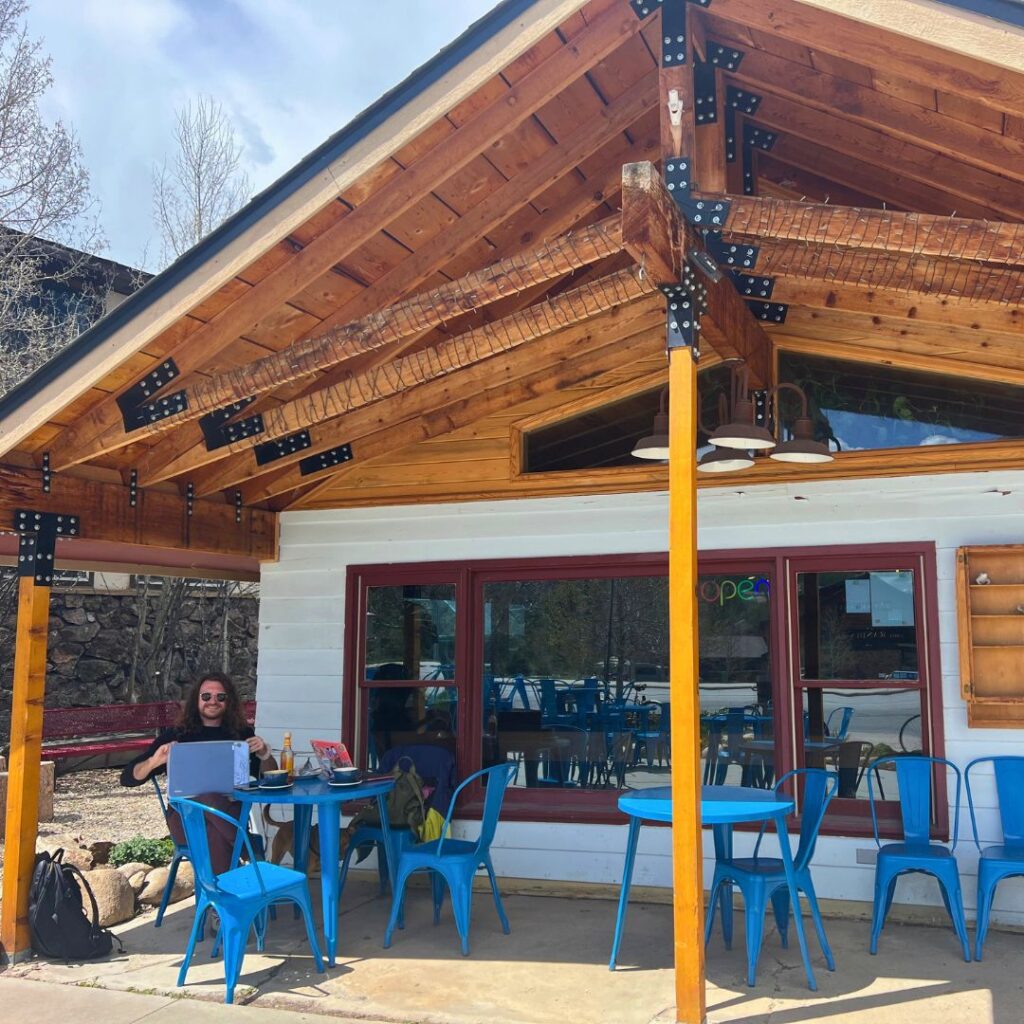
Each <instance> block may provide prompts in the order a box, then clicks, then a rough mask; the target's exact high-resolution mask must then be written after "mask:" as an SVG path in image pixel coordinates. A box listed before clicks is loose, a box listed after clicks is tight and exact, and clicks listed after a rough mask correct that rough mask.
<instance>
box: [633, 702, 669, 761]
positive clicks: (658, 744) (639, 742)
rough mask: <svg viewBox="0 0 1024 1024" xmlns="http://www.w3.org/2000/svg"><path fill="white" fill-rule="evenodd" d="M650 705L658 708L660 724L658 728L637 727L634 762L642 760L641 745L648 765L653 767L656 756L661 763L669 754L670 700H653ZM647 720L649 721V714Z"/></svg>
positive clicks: (634, 738)
mask: <svg viewBox="0 0 1024 1024" xmlns="http://www.w3.org/2000/svg"><path fill="white" fill-rule="evenodd" d="M649 707H651V708H652V709H657V712H658V726H657V728H651V727H650V726H648V728H646V729H643V728H641V729H637V730H636V731H635V732H634V733H633V744H634V746H633V763H634V764H638V763H639V762H640V747H641V746H643V748H644V755H645V756H646V759H647V767H648V768H653V767H654V759H655V757H657V758H658V763H659V764H661V760H662V756H663V755H667V752H668V749H669V747H668V743H669V736H670V730H669V717H670V706H669V702H668V701H665V702H664V703H662V702H661V701H656V700H652V701H651V702H650V704H649ZM647 720H648V723H649V722H650V717H649V716H648V719H647Z"/></svg>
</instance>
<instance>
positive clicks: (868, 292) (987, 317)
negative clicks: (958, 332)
mask: <svg viewBox="0 0 1024 1024" xmlns="http://www.w3.org/2000/svg"><path fill="white" fill-rule="evenodd" d="M772 301H774V302H784V303H786V304H787V305H790V306H805V307H807V308H809V309H827V310H841V311H842V312H844V313H860V314H863V315H865V316H875V317H889V318H894V319H896V320H906V321H908V322H912V323H921V324H935V325H942V326H946V327H958V328H962V329H964V330H965V331H969V332H971V333H973V334H974V335H976V337H977V344H979V345H980V344H982V343H983V342H984V341H985V340H986V339H987V338H991V337H992V336H993V335H999V336H1005V337H1006V338H1007V341H1008V342H1012V343H1013V344H1016V345H1019V344H1020V339H1021V336H1022V335H1024V311H1022V310H1021V309H1020V308H1019V307H1017V306H1004V305H979V304H957V303H952V302H950V301H949V300H948V299H945V298H943V297H942V296H929V295H918V294H914V295H910V294H907V293H905V292H900V291H889V290H888V289H886V288H884V287H879V286H878V285H876V284H874V283H871V282H866V281H857V282H852V283H838V282H832V281H824V280H812V279H810V278H804V277H789V276H788V275H787V274H781V275H777V276H776V277H775V290H774V292H773V293H772Z"/></svg>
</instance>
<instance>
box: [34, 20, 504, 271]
mask: <svg viewBox="0 0 1024 1024" xmlns="http://www.w3.org/2000/svg"><path fill="white" fill-rule="evenodd" d="M491 6H493V0H373V2H372V3H369V2H358V3H357V2H354V0H344V2H338V0H259V2H256V3H250V2H247V0H78V2H76V3H68V2H67V0H32V3H31V8H30V10H29V14H28V24H29V29H30V31H31V33H32V34H33V35H38V36H42V37H43V38H44V40H45V44H44V46H45V49H46V50H47V51H48V52H49V53H50V54H51V55H52V56H53V74H54V79H55V85H54V88H53V90H52V91H51V92H50V94H49V95H48V96H47V98H46V102H45V111H46V113H47V114H48V115H49V116H51V117H54V118H60V119H62V120H64V121H65V122H68V123H70V124H72V125H73V126H74V127H75V129H76V130H77V131H78V134H79V136H80V137H81V140H82V146H83V149H84V151H85V159H86V164H87V166H88V167H89V168H90V171H91V173H92V179H93V188H94V191H95V193H96V194H97V196H98V197H99V199H100V201H101V203H102V206H103V223H104V226H105V228H106V232H107V236H108V238H109V240H110V250H109V252H108V255H109V256H111V257H112V258H114V259H119V260H123V261H125V262H129V263H130V262H135V261H137V260H139V258H140V256H141V254H142V252H143V250H144V248H145V247H146V243H147V241H148V240H149V239H150V238H151V237H152V233H153V229H152V215H151V169H152V167H153V165H154V164H155V163H157V162H159V161H160V160H161V159H162V157H163V155H164V153H165V152H166V151H167V149H168V146H169V140H170V138H171V133H172V130H173V123H174V110H175V108H176V107H178V106H181V105H182V104H184V103H185V102H186V101H187V100H188V99H189V98H191V97H194V96H196V95H198V94H199V93H206V94H209V95H212V96H214V97H216V98H217V99H218V100H219V101H220V102H221V103H222V104H223V105H224V106H225V108H226V109H227V110H228V111H229V112H230V113H231V115H232V117H233V118H234V120H235V123H236V126H237V128H238V132H239V136H240V138H241V139H242V140H243V142H244V144H245V146H246V151H247V155H248V157H249V159H250V161H251V164H252V166H251V168H250V169H249V171H250V177H251V178H252V180H253V184H254V187H255V189H256V190H257V191H259V190H260V189H262V188H264V187H266V186H267V185H268V184H270V182H271V181H273V180H274V179H275V178H277V177H279V176H280V175H281V174H283V173H284V172H285V171H287V170H288V168H289V167H291V166H292V165H293V164H295V163H296V162H297V161H298V160H300V159H301V158H302V157H303V156H304V155H305V154H306V153H308V152H309V151H310V150H312V149H314V148H315V147H316V146H318V145H319V144H320V143H321V142H323V140H324V139H326V138H327V137H328V136H329V135H331V134H333V133H334V132H336V131H337V130H338V129H339V128H341V127H343V126H344V125H345V124H346V123H347V122H348V121H349V120H351V119H352V117H354V116H355V115H356V114H357V113H359V111H360V110H362V109H364V108H365V107H366V106H368V105H369V104H370V103H372V102H373V101H374V100H375V99H377V97H379V96H380V95H381V94H382V93H384V92H386V91H387V90H388V89H390V88H391V87H392V86H393V85H395V84H397V83H398V82H399V81H400V80H401V79H403V78H404V77H405V76H406V75H407V74H409V72H410V71H412V70H413V69H414V68H415V67H417V66H419V65H420V64H422V63H423V62H424V61H426V60H428V59H429V58H430V57H431V56H433V54H435V53H436V52H437V51H438V50H439V49H440V48H442V47H443V46H445V45H447V44H448V43H449V42H451V40H452V39H454V38H455V37H456V36H457V35H458V34H459V33H460V32H462V31H463V30H464V29H465V28H466V27H467V26H468V25H469V24H470V23H471V22H472V21H474V20H476V19H477V18H479V17H480V16H481V15H483V14H484V13H486V11H487V10H489V9H490V7H491ZM149 248H150V252H151V253H153V252H155V251H156V250H157V249H158V248H159V247H158V246H157V245H155V244H153V245H150V247H149Z"/></svg>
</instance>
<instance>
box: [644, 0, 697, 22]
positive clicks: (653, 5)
mask: <svg viewBox="0 0 1024 1024" xmlns="http://www.w3.org/2000/svg"><path fill="white" fill-rule="evenodd" d="M678 2H679V5H680V6H682V0H678ZM688 2H689V3H691V4H696V5H697V6H698V7H710V6H711V0H688ZM663 5H664V0H629V6H630V7H632V8H633V13H634V14H635V15H636V16H637V17H638V18H640V19H641V20H643V19H644V18H646V17H648V16H649V15H651V14H654V12H655V11H660V10H661V8H662V6H663Z"/></svg>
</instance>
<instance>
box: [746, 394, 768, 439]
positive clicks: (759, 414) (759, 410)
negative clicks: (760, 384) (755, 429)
mask: <svg viewBox="0 0 1024 1024" xmlns="http://www.w3.org/2000/svg"><path fill="white" fill-rule="evenodd" d="M750 397H751V398H752V399H753V400H754V423H755V424H757V426H759V427H766V428H767V429H768V430H771V429H772V416H771V402H770V401H769V396H768V392H767V390H765V389H758V390H757V391H751V392H750Z"/></svg>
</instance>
